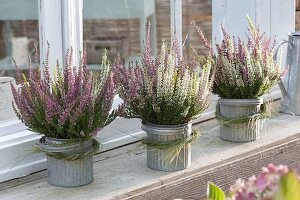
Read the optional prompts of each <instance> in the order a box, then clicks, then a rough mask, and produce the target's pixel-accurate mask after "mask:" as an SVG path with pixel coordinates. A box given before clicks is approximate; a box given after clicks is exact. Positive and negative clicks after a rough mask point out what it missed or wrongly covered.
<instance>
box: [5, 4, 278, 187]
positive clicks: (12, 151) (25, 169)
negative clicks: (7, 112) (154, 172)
mask: <svg viewBox="0 0 300 200" xmlns="http://www.w3.org/2000/svg"><path fill="white" fill-rule="evenodd" d="M30 1H38V10H39V11H38V14H39V26H40V33H39V34H40V36H39V37H40V56H41V60H44V58H45V53H46V48H47V41H49V43H50V46H51V47H50V48H51V54H50V59H49V64H50V67H53V66H55V65H56V60H58V61H59V62H60V63H63V57H64V52H65V51H66V49H67V48H68V47H70V46H72V47H73V55H72V56H73V60H75V62H76V61H77V60H78V52H79V50H82V28H83V24H82V11H83V0H30ZM141 1H142V0H141ZM145 1H147V0H145ZM217 1H218V0H213V2H214V3H215V4H216V2H217ZM170 2H171V3H170V6H171V29H172V30H176V34H177V37H178V39H179V43H180V44H182V0H171V1H170ZM147 3H148V2H147ZM141 21H142V23H141V25H140V27H141V28H145V26H146V25H145V22H146V21H145V19H143V20H141ZM213 30H216V29H213ZM144 36H145V34H143V35H142V33H141V34H140V37H141V41H140V43H141V44H142V38H144ZM180 49H181V52H182V45H180ZM50 71H51V72H53V70H52V69H50ZM280 96H281V95H280V92H279V91H278V90H277V91H276V92H274V93H273V94H272V95H271V98H273V99H278V98H280ZM214 117H215V115H214V110H212V111H209V112H205V113H203V114H202V115H201V117H199V118H198V119H196V120H194V121H193V123H199V122H201V121H205V120H208V119H212V118H214ZM0 132H1V133H5V134H4V135H3V136H0V163H1V164H2V165H1V164H0V182H3V181H6V180H9V179H13V178H16V177H20V176H24V175H28V174H30V173H33V172H36V171H40V170H43V169H45V168H46V159H45V156H43V155H41V156H38V157H36V156H31V157H24V158H22V159H23V160H22V161H21V163H17V162H18V159H20V158H19V157H20V155H18V153H20V152H24V151H28V150H30V149H31V148H32V146H33V145H34V144H35V143H36V142H37V141H38V139H39V138H40V136H38V135H37V134H35V133H32V132H30V131H28V130H26V127H25V126H24V125H23V124H22V123H21V122H20V121H19V120H17V119H12V120H10V121H7V122H0ZM143 134H144V132H143V131H138V132H134V133H130V135H128V136H123V137H119V138H114V139H111V140H109V141H106V142H104V145H107V147H106V149H108V148H109V147H112V146H114V145H115V146H116V144H126V143H128V142H132V140H135V141H136V140H138V139H137V136H142V135H143ZM128 139H130V140H128ZM3 164H4V165H3Z"/></svg>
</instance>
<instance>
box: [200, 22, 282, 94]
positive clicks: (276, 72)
mask: <svg viewBox="0 0 300 200" xmlns="http://www.w3.org/2000/svg"><path fill="white" fill-rule="evenodd" d="M247 19H248V22H249V35H248V40H247V41H246V42H243V41H241V40H240V38H238V39H237V40H236V39H235V38H234V37H231V36H230V35H229V34H228V33H227V32H226V30H225V29H224V28H223V27H222V26H221V28H222V32H223V40H222V42H221V43H220V44H216V50H217V52H216V54H213V53H212V51H211V49H212V48H211V45H210V44H209V43H208V42H207V40H206V39H205V37H204V36H203V33H202V32H201V30H200V28H198V27H196V29H197V31H198V33H199V34H200V36H201V38H202V40H203V41H205V43H206V45H207V48H208V51H209V52H210V56H211V57H213V59H214V64H215V69H216V76H215V81H214V86H213V92H214V93H216V94H218V95H219V96H220V97H223V98H228V99H253V98H258V97H260V96H262V95H263V94H264V93H265V92H267V91H268V90H269V89H270V88H271V87H272V86H274V85H275V84H276V82H277V80H278V78H279V77H280V74H281V72H280V65H281V60H280V59H278V60H277V61H273V54H274V45H275V41H273V42H272V41H271V39H270V38H269V37H266V36H265V34H261V33H260V31H259V29H258V28H255V26H254V25H253V23H252V22H251V20H250V19H249V18H247Z"/></svg>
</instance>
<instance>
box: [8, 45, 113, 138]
mask: <svg viewBox="0 0 300 200" xmlns="http://www.w3.org/2000/svg"><path fill="white" fill-rule="evenodd" d="M71 55H72V50H70V51H68V52H67V53H66V56H65V64H64V68H63V71H62V69H61V68H60V67H59V65H57V69H56V72H55V73H54V78H51V77H50V73H49V66H48V57H49V48H48V51H47V56H46V61H45V64H44V70H43V71H42V75H43V77H44V78H42V76H41V72H40V71H39V67H37V68H35V69H33V68H32V66H31V62H30V65H29V75H28V76H27V77H25V75H22V74H21V72H20V71H19V70H18V81H19V82H20V83H21V84H20V85H21V87H20V89H17V88H16V87H14V86H13V85H11V88H12V93H13V95H14V100H15V101H14V103H13V107H14V110H15V112H16V114H17V116H18V118H19V119H20V120H22V122H24V123H25V125H26V126H27V127H28V128H29V130H32V131H34V132H36V133H40V134H44V135H45V136H46V137H52V138H60V139H82V140H85V139H90V138H91V137H93V136H95V134H97V132H98V130H99V129H100V128H102V127H104V126H105V125H107V124H109V123H110V122H111V121H112V120H113V119H114V118H115V117H116V115H117V113H116V111H113V112H111V106H112V102H113V98H114V95H115V83H114V80H113V76H112V73H111V69H110V63H109V61H108V59H107V56H106V52H105V54H104V56H103V62H102V66H101V70H100V77H99V78H98V77H95V76H94V77H92V74H91V73H90V72H88V70H87V65H86V60H87V55H86V50H84V52H83V55H82V57H81V60H80V63H79V67H78V68H76V67H73V66H72V56H71Z"/></svg>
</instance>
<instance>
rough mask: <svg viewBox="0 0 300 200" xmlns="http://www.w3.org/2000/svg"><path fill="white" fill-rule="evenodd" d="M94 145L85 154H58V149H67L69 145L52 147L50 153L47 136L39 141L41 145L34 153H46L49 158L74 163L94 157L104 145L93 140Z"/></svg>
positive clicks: (36, 146) (37, 146) (35, 148)
mask: <svg viewBox="0 0 300 200" xmlns="http://www.w3.org/2000/svg"><path fill="white" fill-rule="evenodd" d="M92 142H93V145H92V148H90V149H88V150H86V151H83V152H80V153H79V152H78V153H77V152H76V153H74V154H68V153H67V152H57V150H58V149H60V148H61V147H66V146H68V144H70V143H69V142H68V143H64V144H59V145H52V144H51V146H52V147H54V149H53V151H49V150H48V149H47V147H48V146H49V143H47V142H46V140H45V136H44V137H42V138H41V139H40V141H39V143H37V144H36V145H35V147H34V152H35V153H45V154H46V155H47V156H52V157H55V158H56V159H60V160H68V161H74V160H80V159H83V158H85V157H88V156H93V155H94V154H95V153H97V152H98V151H99V149H101V148H102V145H101V144H100V143H99V142H98V141H97V140H95V139H93V140H92Z"/></svg>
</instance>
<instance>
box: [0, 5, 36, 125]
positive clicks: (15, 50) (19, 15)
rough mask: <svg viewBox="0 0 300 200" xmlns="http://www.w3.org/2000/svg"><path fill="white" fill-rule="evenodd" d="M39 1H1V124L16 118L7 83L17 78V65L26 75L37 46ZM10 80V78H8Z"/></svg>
mask: <svg viewBox="0 0 300 200" xmlns="http://www.w3.org/2000/svg"><path fill="white" fill-rule="evenodd" d="M38 39H39V28H38V1H37V0H28V1H22V0H3V1H1V6H0V122H1V121H2V122H3V121H4V120H10V119H13V118H15V117H16V116H15V114H14V112H13V110H12V106H11V101H12V95H11V92H10V84H9V82H10V81H11V80H13V79H12V78H16V70H15V65H14V63H13V61H12V58H13V59H14V60H15V61H16V63H17V65H18V67H19V68H20V69H21V71H22V72H23V73H24V74H26V73H27V71H28V70H27V69H28V57H32V59H33V60H35V58H34V56H33V55H34V54H35V48H34V45H36V46H38ZM9 77H10V78H9Z"/></svg>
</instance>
